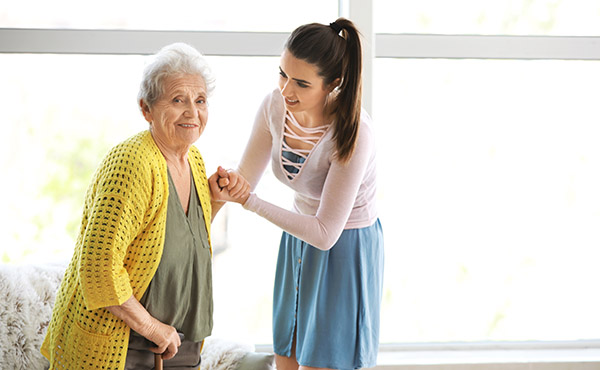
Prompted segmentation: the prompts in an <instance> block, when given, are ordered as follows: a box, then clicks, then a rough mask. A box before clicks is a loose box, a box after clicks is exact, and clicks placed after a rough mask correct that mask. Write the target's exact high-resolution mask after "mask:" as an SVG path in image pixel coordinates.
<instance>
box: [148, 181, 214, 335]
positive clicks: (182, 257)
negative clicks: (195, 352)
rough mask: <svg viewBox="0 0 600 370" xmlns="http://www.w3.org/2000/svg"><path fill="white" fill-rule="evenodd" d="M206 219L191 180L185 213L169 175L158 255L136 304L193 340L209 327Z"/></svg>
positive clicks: (208, 331)
mask: <svg viewBox="0 0 600 370" xmlns="http://www.w3.org/2000/svg"><path fill="white" fill-rule="evenodd" d="M190 177H192V176H190ZM205 222H206V221H205V219H204V216H203V213H202V205H201V204H200V202H199V201H198V195H197V193H196V186H195V185H194V180H193V178H192V179H191V187H190V204H189V207H188V213H187V215H186V214H185V213H184V212H183V207H182V206H181V202H180V201H179V196H178V195H177V190H176V189H175V185H174V183H173V179H172V178H171V174H170V173H169V200H168V205H167V225H166V233H165V244H164V249H163V254H162V258H161V261H160V264H159V265H158V269H157V270H156V274H155V275H154V277H153V278H152V281H151V282H150V286H149V287H148V290H147V291H146V292H145V293H144V296H143V297H142V299H141V300H140V302H141V303H142V305H144V307H145V308H146V309H147V310H148V312H149V313H150V314H151V315H152V316H154V317H155V318H156V319H158V320H160V321H161V322H163V323H165V324H169V325H172V326H173V327H175V329H177V331H179V332H181V333H183V334H184V339H185V340H189V341H193V342H199V341H201V340H203V339H204V338H206V337H208V336H209V335H210V334H211V331H212V326H213V318H212V316H213V300H212V258H211V251H210V245H209V243H208V234H207V231H206V225H205Z"/></svg>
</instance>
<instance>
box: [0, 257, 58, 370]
mask: <svg viewBox="0 0 600 370" xmlns="http://www.w3.org/2000/svg"><path fill="white" fill-rule="evenodd" d="M64 271H65V266H61V265H45V266H36V265H27V266H9V265H0V294H1V295H2V297H4V298H3V299H0V359H1V360H0V370H13V369H14V370H25V369H27V370H30V369H31V370H42V369H45V368H47V367H48V362H47V361H46V359H45V358H44V357H43V356H42V354H41V353H40V347H41V345H42V341H43V340H44V335H45V334H46V327H47V326H48V322H49V321H50V317H51V315H52V306H53V305H54V297H55V295H56V290H57V288H58V285H59V284H60V281H61V280H62V277H63V274H64Z"/></svg>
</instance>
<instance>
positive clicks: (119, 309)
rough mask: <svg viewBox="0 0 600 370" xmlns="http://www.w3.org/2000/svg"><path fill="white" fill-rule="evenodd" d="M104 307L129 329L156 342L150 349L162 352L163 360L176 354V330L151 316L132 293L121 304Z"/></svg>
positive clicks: (179, 341) (177, 345)
mask: <svg viewBox="0 0 600 370" xmlns="http://www.w3.org/2000/svg"><path fill="white" fill-rule="evenodd" d="M106 309H107V310H108V311H109V312H110V313H112V314H113V315H115V316H117V317H118V318H120V319H121V320H123V321H124V322H125V324H127V326H129V327H130V328H131V329H133V330H135V331H136V332H138V333H139V334H140V335H142V336H143V337H144V338H146V339H148V340H149V341H151V342H152V343H154V344H156V347H155V348H150V351H152V352H154V353H162V354H163V356H162V357H163V359H165V360H168V359H170V358H173V356H175V354H177V349H178V348H179V346H180V345H181V339H180V338H179V334H177V330H176V329H175V328H174V327H172V326H171V325H167V324H163V323H162V322H160V321H158V320H157V319H156V318H154V317H152V316H151V315H150V313H148V311H146V309H145V308H144V306H142V304H141V303H140V302H139V301H138V300H137V299H135V297H134V296H133V295H132V296H131V297H129V299H128V300H127V301H125V302H123V304H121V305H119V306H109V307H106Z"/></svg>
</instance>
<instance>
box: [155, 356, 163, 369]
mask: <svg viewBox="0 0 600 370" xmlns="http://www.w3.org/2000/svg"><path fill="white" fill-rule="evenodd" d="M154 370H163V359H162V355H161V354H160V353H155V354H154Z"/></svg>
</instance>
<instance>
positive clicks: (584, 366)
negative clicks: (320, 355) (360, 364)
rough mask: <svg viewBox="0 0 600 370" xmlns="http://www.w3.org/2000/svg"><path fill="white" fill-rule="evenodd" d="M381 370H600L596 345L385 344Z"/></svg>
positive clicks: (598, 352)
mask: <svg viewBox="0 0 600 370" xmlns="http://www.w3.org/2000/svg"><path fill="white" fill-rule="evenodd" d="M375 369H380V370H405V369H419V370H459V369H460V370H475V369H477V370H592V369H593V370H599V369H600V346H598V343H597V342H564V343H536V342H526V343H512V344H508V345H506V344H505V345H502V344H496V343H480V344H457V345H422V346H420V345H412V346H411V345H398V346H390V345H387V346H386V345H384V346H382V348H381V349H380V352H379V356H378V359H377V366H376V367H375Z"/></svg>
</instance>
